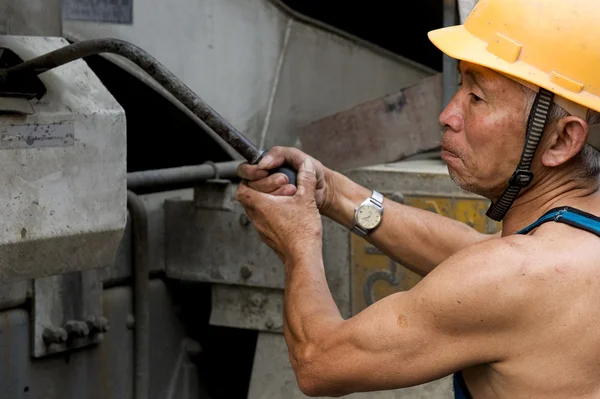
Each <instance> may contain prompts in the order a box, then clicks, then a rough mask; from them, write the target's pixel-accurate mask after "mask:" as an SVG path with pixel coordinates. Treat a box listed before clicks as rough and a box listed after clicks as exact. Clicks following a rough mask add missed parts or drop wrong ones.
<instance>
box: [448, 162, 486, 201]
mask: <svg viewBox="0 0 600 399" xmlns="http://www.w3.org/2000/svg"><path fill="white" fill-rule="evenodd" d="M448 174H449V175H450V179H451V180H452V182H454V184H456V185H457V186H458V187H460V188H461V189H462V190H464V191H468V192H470V193H473V194H477V195H484V194H483V190H482V188H481V187H478V186H477V185H476V184H473V183H471V182H468V181H466V180H465V179H463V178H461V177H460V175H459V174H458V173H456V171H454V170H452V168H450V167H448Z"/></svg>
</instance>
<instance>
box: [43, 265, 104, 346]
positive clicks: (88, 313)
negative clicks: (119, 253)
mask: <svg viewBox="0 0 600 399" xmlns="http://www.w3.org/2000/svg"><path fill="white" fill-rule="evenodd" d="M100 276H101V271H100V270H85V271H82V272H74V273H66V274H61V275H56V276H49V277H42V278H39V279H36V280H34V282H33V287H34V296H33V331H32V333H33V345H32V351H33V356H34V357H42V356H47V355H50V354H53V353H58V352H63V351H67V350H71V349H75V348H81V347H84V346H88V345H92V344H96V343H99V342H101V341H102V340H103V338H104V335H103V333H104V332H106V331H107V328H108V324H105V323H103V325H102V326H98V327H99V328H96V326H95V323H94V322H95V320H98V319H100V318H102V319H104V315H103V309H102V279H101V277H100ZM104 320H105V321H107V320H106V319H104ZM71 326H73V330H74V331H72V332H70V328H69V327H71Z"/></svg>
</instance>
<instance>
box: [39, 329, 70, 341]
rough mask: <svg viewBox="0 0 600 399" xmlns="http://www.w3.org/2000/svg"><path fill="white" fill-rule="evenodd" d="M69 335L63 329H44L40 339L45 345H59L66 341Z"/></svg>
mask: <svg viewBox="0 0 600 399" xmlns="http://www.w3.org/2000/svg"><path fill="white" fill-rule="evenodd" d="M68 337H69V335H68V334H67V332H66V331H65V329H64V328H61V327H54V326H51V327H46V328H44V332H43V333H42V339H43V340H44V342H45V343H46V345H50V344H60V343H63V342H66V341H67V338H68Z"/></svg>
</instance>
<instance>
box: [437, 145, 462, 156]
mask: <svg viewBox="0 0 600 399" xmlns="http://www.w3.org/2000/svg"><path fill="white" fill-rule="evenodd" d="M441 150H442V152H441V154H440V155H441V157H442V158H458V155H456V152H454V151H452V149H450V148H448V147H446V146H442V147H441Z"/></svg>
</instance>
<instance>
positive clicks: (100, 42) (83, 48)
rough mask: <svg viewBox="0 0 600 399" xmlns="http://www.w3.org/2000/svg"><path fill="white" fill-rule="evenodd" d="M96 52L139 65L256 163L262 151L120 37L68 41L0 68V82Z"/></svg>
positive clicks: (150, 59)
mask: <svg viewBox="0 0 600 399" xmlns="http://www.w3.org/2000/svg"><path fill="white" fill-rule="evenodd" d="M100 53H112V54H117V55H120V56H122V57H125V58H127V59H128V60H130V61H131V62H133V63H134V64H136V65H137V66H139V67H140V68H141V69H142V70H144V72H146V73H147V74H148V75H150V76H151V77H152V78H153V79H154V80H155V81H156V82H157V83H159V84H160V85H161V86H163V87H164V88H165V89H166V90H167V91H168V92H169V93H171V94H172V95H173V96H174V97H175V98H176V99H177V100H179V101H180V102H181V103H182V104H183V105H185V106H186V107H187V108H188V109H189V110H190V111H192V112H193V113H194V115H196V116H197V117H198V118H200V119H201V120H202V121H203V122H204V123H205V124H206V125H207V126H208V127H210V128H211V129H212V130H213V131H214V132H215V133H217V134H218V135H219V136H220V137H221V138H223V140H225V141H226V142H227V144H229V145H230V146H231V147H232V148H233V149H234V150H236V151H237V152H238V153H239V154H240V155H241V156H243V157H244V158H245V159H246V160H247V161H248V162H249V163H252V164H254V163H256V162H258V160H259V159H260V157H261V154H262V153H261V151H260V150H259V149H258V148H257V147H256V146H255V145H254V144H253V143H252V142H251V141H250V140H248V139H247V138H246V137H245V136H244V135H242V134H241V133H240V132H239V131H238V130H237V129H236V128H234V127H233V126H232V125H231V124H229V122H227V121H226V120H225V119H224V118H223V117H222V116H221V115H219V114H218V113H217V112H216V111H215V110H214V109H212V108H211V107H210V106H209V105H208V104H206V103H205V102H204V101H203V100H202V99H201V98H200V97H199V96H198V95H197V94H196V93H194V92H193V91H192V90H191V89H190V88H189V87H187V86H186V85H185V84H184V83H183V82H182V81H181V80H180V79H179V78H177V77H176V76H175V75H174V74H173V73H172V72H171V71H169V70H168V69H167V68H165V67H164V66H163V65H162V64H161V63H160V62H158V61H157V60H156V59H155V58H154V57H152V56H151V55H150V54H148V53H147V52H145V51H144V50H142V49H141V48H139V47H137V46H135V45H134V44H131V43H129V42H126V41H124V40H119V39H111V38H108V39H92V40H85V41H81V42H78V43H74V44H70V45H68V46H65V47H62V48H60V49H58V50H54V51H52V52H50V53H47V54H44V55H41V56H39V57H36V58H33V59H31V60H28V61H25V62H22V63H21V64H18V65H15V66H13V67H10V68H6V69H2V70H0V82H6V81H7V80H8V79H11V78H12V77H13V76H15V75H19V74H26V73H33V74H35V75H39V74H41V73H44V72H47V71H49V70H51V69H54V68H57V67H59V66H61V65H64V64H67V63H69V62H72V61H75V60H77V59H80V58H84V57H88V56H90V55H96V54H100Z"/></svg>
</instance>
